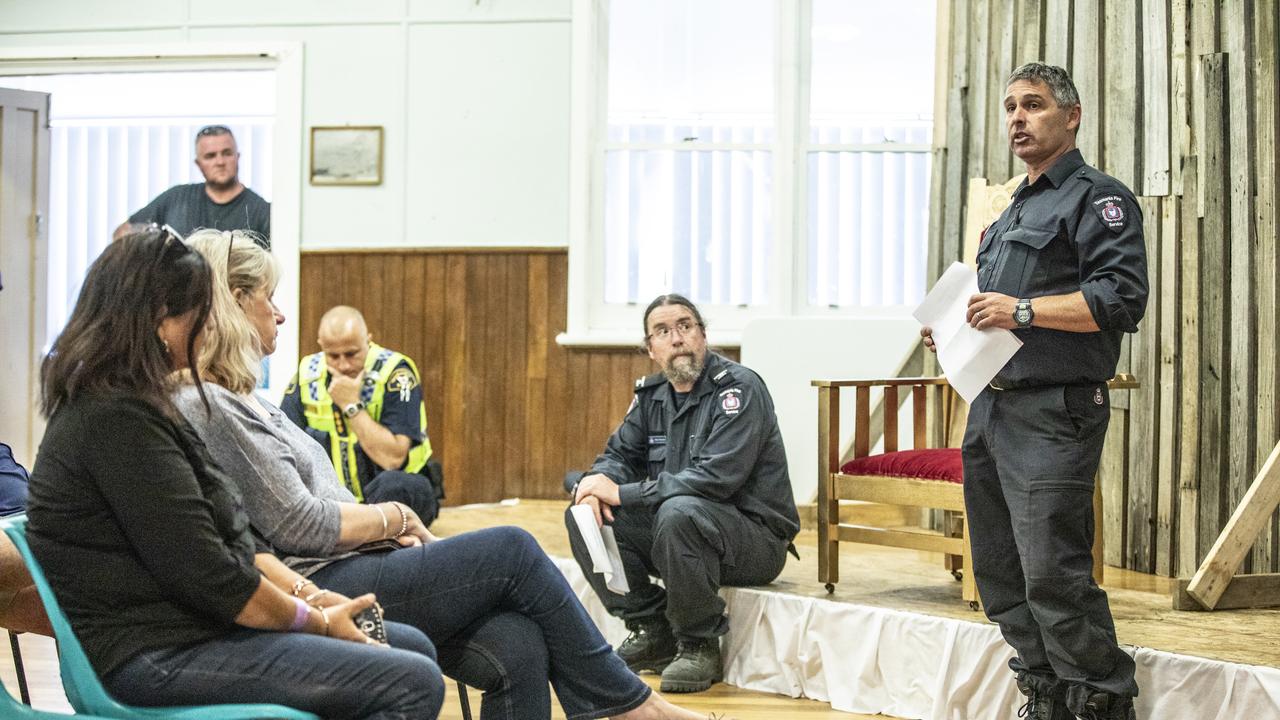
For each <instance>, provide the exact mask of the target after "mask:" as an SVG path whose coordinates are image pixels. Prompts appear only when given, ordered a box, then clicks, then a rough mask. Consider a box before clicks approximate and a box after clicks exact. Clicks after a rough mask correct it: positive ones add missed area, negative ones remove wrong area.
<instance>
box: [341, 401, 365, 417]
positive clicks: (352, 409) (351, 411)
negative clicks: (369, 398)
mask: <svg viewBox="0 0 1280 720" xmlns="http://www.w3.org/2000/svg"><path fill="white" fill-rule="evenodd" d="M363 409H364V403H362V402H353V403H350V404H349V405H347V406H346V407H344V408H342V414H343V415H344V416H346V417H349V418H353V417H355V416H356V414H357V413H359V412H360V411H361V410H363Z"/></svg>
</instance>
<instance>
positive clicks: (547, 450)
mask: <svg viewBox="0 0 1280 720" xmlns="http://www.w3.org/2000/svg"><path fill="white" fill-rule="evenodd" d="M301 262H302V268H301V286H302V299H301V300H302V301H301V308H300V311H299V312H300V315H301V317H300V318H289V319H288V322H289V323H290V324H291V327H286V332H297V333H298V339H299V344H298V347H299V350H300V352H302V353H304V354H305V353H311V352H315V351H316V350H317V349H318V348H317V346H316V341H315V338H316V329H317V328H318V326H319V324H320V316H321V315H322V314H323V313H324V311H325V310H327V309H329V308H330V307H332V306H334V305H338V304H347V305H353V306H355V307H357V308H360V310H361V311H362V312H364V314H365V318H366V319H367V320H368V322H369V329H370V332H372V333H373V337H374V340H375V341H376V342H378V343H381V344H384V345H386V346H387V347H391V348H394V349H396V350H399V351H401V352H403V353H405V354H407V355H409V356H410V357H412V358H413V359H414V361H415V362H416V363H417V364H418V370H419V372H421V373H422V381H423V390H424V397H425V399H426V403H427V429H428V432H429V434H430V436H431V446H432V450H433V452H434V453H435V454H436V456H437V457H439V458H440V459H441V462H442V463H443V464H444V470H445V483H446V488H445V490H446V493H447V496H448V497H447V499H446V502H447V504H450V505H458V504H464V503H472V502H493V501H496V500H501V499H503V498H510V497H525V498H562V497H564V490H563V487H562V485H561V483H562V481H563V480H564V474H565V472H566V471H568V470H572V469H585V468H586V466H588V465H589V464H590V463H591V461H592V460H593V459H594V458H595V456H596V454H597V453H599V452H600V449H601V448H603V447H604V442H605V440H606V439H607V438H608V437H609V434H610V433H612V432H613V430H614V428H615V427H616V426H617V424H618V422H619V421H620V420H621V419H622V415H623V413H624V412H626V409H627V405H628V404H629V403H630V402H631V396H632V393H631V387H632V382H633V381H634V380H635V379H636V378H637V377H640V376H641V375H647V374H649V373H651V372H654V371H655V370H656V367H655V366H654V364H653V362H652V361H651V360H649V357H648V356H647V355H644V354H642V353H641V352H640V351H639V349H638V343H639V340H640V314H641V312H642V311H643V307H640V308H637V309H636V325H635V334H636V340H637V347H636V348H592V349H566V348H563V347H561V346H559V345H557V344H556V340H555V338H556V335H557V334H558V333H561V332H564V329H565V322H566V317H567V316H566V308H567V300H566V292H567V288H568V283H567V275H568V255H567V254H566V252H565V251H564V250H563V249H553V250H541V249H536V248H535V249H529V248H521V249H503V250H497V251H495V250H488V249H447V250H434V249H433V250H405V251H385V250H344V251H324V252H303V253H302V261H301ZM708 319H709V320H710V321H712V322H714V320H715V319H714V318H708ZM727 354H728V355H729V356H730V357H733V358H735V359H736V358H737V357H738V353H737V351H736V350H733V351H731V352H728V353H727Z"/></svg>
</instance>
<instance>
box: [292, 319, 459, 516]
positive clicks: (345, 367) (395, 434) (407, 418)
mask: <svg viewBox="0 0 1280 720" xmlns="http://www.w3.org/2000/svg"><path fill="white" fill-rule="evenodd" d="M372 339H373V336H372V335H370V334H369V328H368V326H366V325H365V321H364V316H363V315H361V314H360V311H359V310H357V309H355V308H353V307H347V306H345V305H339V306H337V307H334V308H331V309H330V310H329V311H328V312H326V313H325V314H324V317H322V318H321V319H320V333H319V338H318V342H319V344H320V352H318V353H315V354H313V355H308V356H306V357H304V358H302V362H300V363H299V364H298V374H297V375H295V376H294V378H293V380H292V381H291V382H290V383H289V387H288V389H287V390H285V396H284V401H283V402H282V403H281V404H280V409H281V410H283V411H284V414H285V415H287V416H288V417H289V419H290V420H292V421H293V422H294V424H296V425H297V426H298V427H300V428H302V429H303V430H305V431H306V432H307V434H308V435H310V436H312V437H314V438H315V439H316V440H317V441H318V442H319V443H320V444H321V445H323V446H324V448H325V450H327V451H328V453H329V458H330V459H331V460H332V461H333V465H334V468H336V469H337V471H338V478H339V479H340V480H341V481H342V483H343V484H344V485H346V486H347V488H348V489H349V490H351V492H352V493H353V494H354V495H355V496H356V498H357V499H359V500H360V501H361V502H368V503H376V502H390V501H399V502H402V503H404V504H406V505H408V506H409V507H411V508H413V511H414V512H416V513H417V514H418V516H419V517H420V518H422V521H423V522H424V523H427V524H430V523H431V521H432V520H433V519H435V517H436V515H437V514H438V513H439V510H440V499H441V498H442V497H444V492H443V482H442V479H441V472H440V464H439V463H438V462H436V461H434V460H432V459H431V441H430V440H429V439H428V438H427V408H426V405H425V404H423V402H422V383H421V382H420V381H419V379H418V368H417V367H416V366H415V365H414V364H413V361H412V360H410V359H409V358H408V357H407V356H405V355H402V354H400V353H398V352H396V351H394V350H389V349H387V348H384V347H380V346H379V345H377V344H375V343H373V342H372Z"/></svg>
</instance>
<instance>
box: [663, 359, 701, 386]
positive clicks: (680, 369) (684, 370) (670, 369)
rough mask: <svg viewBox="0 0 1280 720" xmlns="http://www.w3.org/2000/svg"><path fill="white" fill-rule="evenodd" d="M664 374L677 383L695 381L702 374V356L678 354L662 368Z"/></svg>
mask: <svg viewBox="0 0 1280 720" xmlns="http://www.w3.org/2000/svg"><path fill="white" fill-rule="evenodd" d="M662 374H663V375H666V376H667V379H668V380H670V381H671V382H672V383H675V384H677V385H684V384H685V383H691V382H694V381H695V380H697V379H698V376H699V375H701V374H702V358H700V357H698V356H697V355H678V356H676V357H674V358H672V359H671V362H670V363H669V364H668V365H667V366H666V367H665V368H663V369H662Z"/></svg>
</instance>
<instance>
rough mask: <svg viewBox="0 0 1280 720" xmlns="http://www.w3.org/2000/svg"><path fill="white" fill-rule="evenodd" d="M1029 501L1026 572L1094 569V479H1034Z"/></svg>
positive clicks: (1086, 571)
mask: <svg viewBox="0 0 1280 720" xmlns="http://www.w3.org/2000/svg"><path fill="white" fill-rule="evenodd" d="M1064 470H1065V471H1068V472H1069V470H1068V469H1067V468H1064ZM1029 500H1030V502H1029V507H1028V517H1027V525H1026V526H1025V527H1026V530H1027V531H1028V532H1026V533H1025V537H1024V538H1023V541H1024V545H1025V546H1026V547H1025V555H1026V564H1027V567H1026V571H1027V575H1028V576H1029V577H1057V576H1061V575H1073V574H1076V575H1078V574H1085V575H1087V574H1089V573H1090V572H1091V571H1092V568H1093V554H1092V549H1093V479H1092V478H1077V477H1071V476H1069V475H1068V476H1062V477H1058V478H1055V479H1044V480H1039V481H1033V482H1032V483H1031V492H1030V498H1029Z"/></svg>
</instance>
